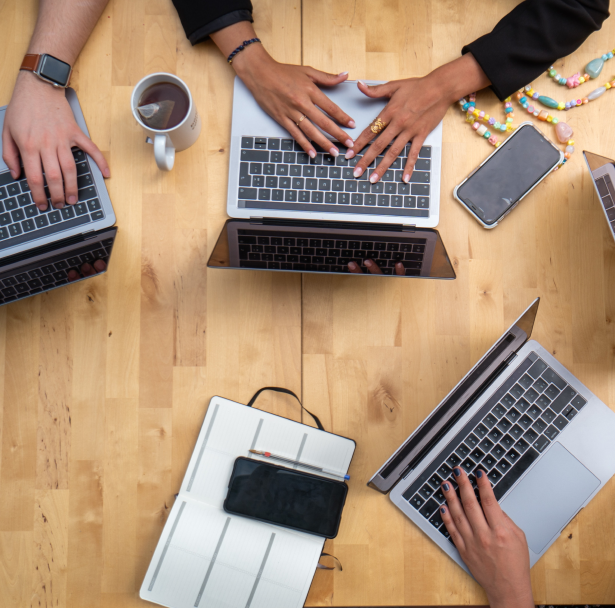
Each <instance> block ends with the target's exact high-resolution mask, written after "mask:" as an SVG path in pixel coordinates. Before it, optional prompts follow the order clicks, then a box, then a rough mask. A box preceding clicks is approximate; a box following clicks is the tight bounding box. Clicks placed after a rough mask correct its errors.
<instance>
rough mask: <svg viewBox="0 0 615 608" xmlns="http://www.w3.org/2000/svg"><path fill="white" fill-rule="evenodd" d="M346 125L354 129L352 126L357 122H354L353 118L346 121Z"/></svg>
mask: <svg viewBox="0 0 615 608" xmlns="http://www.w3.org/2000/svg"><path fill="white" fill-rule="evenodd" d="M348 126H349V127H350V128H351V129H354V128H355V127H356V126H357V123H356V122H355V121H354V120H349V121H348Z"/></svg>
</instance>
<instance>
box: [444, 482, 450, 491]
mask: <svg viewBox="0 0 615 608" xmlns="http://www.w3.org/2000/svg"><path fill="white" fill-rule="evenodd" d="M442 487H443V488H444V491H445V492H448V491H449V490H450V489H451V486H449V485H448V484H447V483H445V484H444V485H443V486H442Z"/></svg>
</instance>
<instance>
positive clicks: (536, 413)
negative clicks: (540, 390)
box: [527, 404, 541, 420]
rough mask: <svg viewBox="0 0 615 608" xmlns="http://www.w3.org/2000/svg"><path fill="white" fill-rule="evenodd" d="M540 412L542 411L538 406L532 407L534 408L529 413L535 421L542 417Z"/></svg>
mask: <svg viewBox="0 0 615 608" xmlns="http://www.w3.org/2000/svg"><path fill="white" fill-rule="evenodd" d="M540 412H541V410H540V408H539V407H538V406H537V405H536V404H534V405H532V407H531V408H530V409H529V410H528V411H527V413H528V414H529V416H530V417H531V418H532V419H533V420H536V418H538V416H540Z"/></svg>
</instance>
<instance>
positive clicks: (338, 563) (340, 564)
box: [316, 552, 342, 572]
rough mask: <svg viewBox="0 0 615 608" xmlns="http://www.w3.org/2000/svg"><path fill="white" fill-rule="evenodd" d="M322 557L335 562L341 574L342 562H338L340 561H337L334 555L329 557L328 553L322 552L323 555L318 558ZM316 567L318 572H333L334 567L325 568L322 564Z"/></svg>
mask: <svg viewBox="0 0 615 608" xmlns="http://www.w3.org/2000/svg"><path fill="white" fill-rule="evenodd" d="M323 556H325V557H331V558H333V559H334V560H335V563H336V564H337V565H338V566H339V569H340V572H341V570H342V562H340V560H339V559H337V557H335V555H329V553H324V552H323V553H321V554H320V557H323ZM316 567H317V568H318V569H319V570H335V566H325V565H324V564H320V563H319V564H317V565H316Z"/></svg>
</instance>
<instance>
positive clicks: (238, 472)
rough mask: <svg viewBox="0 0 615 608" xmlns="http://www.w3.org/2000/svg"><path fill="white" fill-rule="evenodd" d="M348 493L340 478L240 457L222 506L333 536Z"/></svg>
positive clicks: (294, 527)
mask: <svg viewBox="0 0 615 608" xmlns="http://www.w3.org/2000/svg"><path fill="white" fill-rule="evenodd" d="M347 493H348V486H347V485H346V484H345V483H344V482H342V481H336V480H334V479H329V478H327V477H320V476H318V475H312V474H311V473H304V472H303V471H297V470H295V469H290V468H287V467H283V466H278V465H275V464H269V463H268V462H262V461H260V460H256V459H252V458H244V457H240V458H237V460H235V465H234V466H233V472H232V474H231V480H230V481H229V485H228V494H227V496H226V500H225V501H224V505H223V506H224V510H225V511H226V512H227V513H231V514H234V515H243V516H244V517H250V518H252V519H258V520H259V521H264V522H267V523H271V524H276V525H278V526H283V527H285V528H292V529H293V530H298V531H299V532H308V533H310V534H316V535H318V536H324V537H325V538H335V537H336V536H337V532H338V529H339V526H340V521H341V519H342V510H343V508H344V503H345V502H346V495H347Z"/></svg>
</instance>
